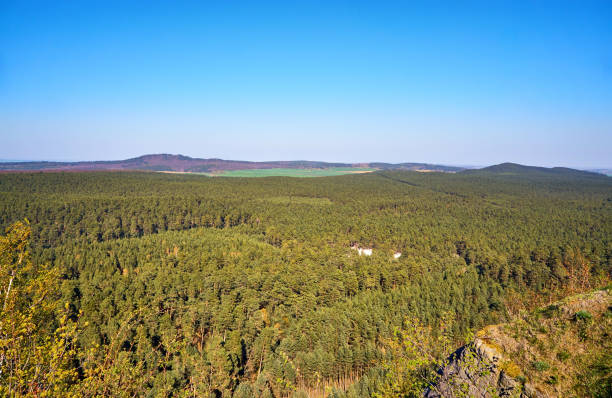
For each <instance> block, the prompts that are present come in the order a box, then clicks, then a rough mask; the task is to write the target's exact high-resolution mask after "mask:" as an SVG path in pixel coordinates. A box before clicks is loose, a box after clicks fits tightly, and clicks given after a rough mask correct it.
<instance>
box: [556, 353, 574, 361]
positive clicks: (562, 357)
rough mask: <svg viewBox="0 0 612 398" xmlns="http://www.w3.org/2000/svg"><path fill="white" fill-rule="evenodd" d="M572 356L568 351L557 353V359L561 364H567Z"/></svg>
mask: <svg viewBox="0 0 612 398" xmlns="http://www.w3.org/2000/svg"><path fill="white" fill-rule="evenodd" d="M570 356H571V354H570V353H569V351H567V350H561V351H559V352H558V353H557V359H558V360H559V361H561V362H565V361H566V360H567V359H569V357H570Z"/></svg>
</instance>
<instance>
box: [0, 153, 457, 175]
mask: <svg viewBox="0 0 612 398" xmlns="http://www.w3.org/2000/svg"><path fill="white" fill-rule="evenodd" d="M330 167H371V168H376V169H383V170H389V169H401V170H421V171H445V172H456V171H460V170H463V168H461V167H453V166H442V165H434V164H426V163H398V164H392V163H328V162H317V161H307V160H294V161H270V162H249V161H243V160H223V159H199V158H191V157H189V156H184V155H169V154H159V155H144V156H140V157H137V158H132V159H126V160H111V161H93V162H11V163H0V170H4V171H41V170H45V171H53V170H55V171H62V170H65V171H70V170H72V171H77V170H84V171H87V170H153V171H176V172H214V171H221V170H247V169H276V168H293V169H323V168H330Z"/></svg>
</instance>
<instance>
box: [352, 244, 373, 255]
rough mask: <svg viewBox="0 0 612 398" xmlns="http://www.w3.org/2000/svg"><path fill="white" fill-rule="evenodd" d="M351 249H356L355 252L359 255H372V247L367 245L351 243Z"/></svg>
mask: <svg viewBox="0 0 612 398" xmlns="http://www.w3.org/2000/svg"><path fill="white" fill-rule="evenodd" d="M351 249H353V250H357V253H359V255H360V256H362V255H363V256H371V255H372V249H371V248H369V247H359V245H358V244H356V243H355V244H353V245H352V246H351Z"/></svg>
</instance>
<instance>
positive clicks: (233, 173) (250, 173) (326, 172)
mask: <svg viewBox="0 0 612 398" xmlns="http://www.w3.org/2000/svg"><path fill="white" fill-rule="evenodd" d="M372 171H376V169H372V168H361V167H332V168H328V169H249V170H226V171H220V172H215V173H211V174H209V175H211V176H214V177H329V176H338V175H343V174H358V173H370V172H372Z"/></svg>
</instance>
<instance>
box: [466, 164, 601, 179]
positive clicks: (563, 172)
mask: <svg viewBox="0 0 612 398" xmlns="http://www.w3.org/2000/svg"><path fill="white" fill-rule="evenodd" d="M462 172H463V173H466V174H480V175H487V174H506V175H516V176H522V177H538V176H540V177H551V176H557V177H586V178H592V177H606V176H605V175H604V174H600V173H595V172H590V171H583V170H576V169H570V168H567V167H552V168H547V167H536V166H524V165H521V164H517V163H501V164H497V165H493V166H489V167H484V168H481V169H473V170H463V171H462Z"/></svg>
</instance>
